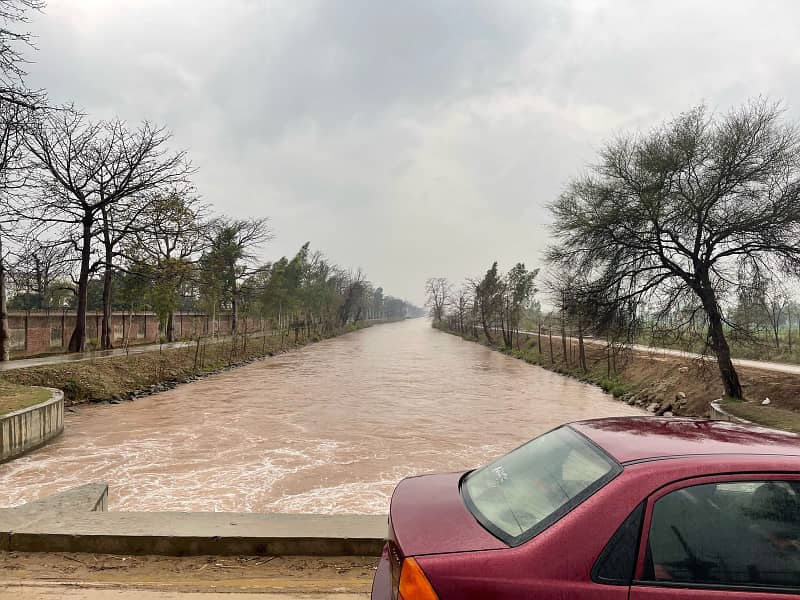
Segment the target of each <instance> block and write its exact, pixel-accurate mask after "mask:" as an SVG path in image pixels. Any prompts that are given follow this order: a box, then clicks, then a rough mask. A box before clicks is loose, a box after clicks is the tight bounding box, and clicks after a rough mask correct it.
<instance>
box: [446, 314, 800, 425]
mask: <svg viewBox="0 0 800 600" xmlns="http://www.w3.org/2000/svg"><path fill="white" fill-rule="evenodd" d="M443 331H446V332H447V333H453V334H454V335H458V334H456V333H454V332H452V331H448V330H446V329H443ZM465 339H469V340H470V341H477V342H480V343H483V344H485V345H487V346H490V347H493V348H495V349H496V350H498V351H501V352H504V353H506V354H509V355H511V356H515V357H516V358H519V359H521V360H524V361H526V362H529V363H531V364H536V365H539V366H542V367H544V368H546V369H549V370H552V371H556V372H559V373H562V374H564V375H568V376H570V377H575V378H577V379H581V380H583V381H588V382H590V383H594V384H596V385H599V386H600V387H602V388H603V389H604V390H606V391H607V392H609V393H611V394H613V395H614V397H616V398H618V399H619V400H621V401H623V402H627V403H628V404H631V405H635V406H641V407H643V408H646V409H647V410H649V411H650V412H652V413H654V414H658V415H664V414H666V415H668V416H669V415H682V416H703V417H705V416H708V414H709V405H710V403H711V402H713V401H714V400H718V399H720V398H722V396H723V388H722V384H721V382H720V378H719V371H718V370H717V365H716V363H714V362H713V361H709V360H702V359H687V358H678V357H669V356H661V355H659V356H655V355H650V354H648V353H646V352H630V351H626V352H620V353H618V354H617V355H616V356H615V357H614V356H612V357H610V356H609V354H608V352H607V351H606V348H605V347H604V346H599V345H589V344H586V345H585V352H586V369H585V370H584V369H583V368H582V367H581V366H580V364H579V355H578V344H577V342H576V341H574V340H568V342H567V351H566V354H565V353H564V351H563V346H562V341H561V338H558V337H554V338H553V340H552V351H551V345H550V339H549V337H547V336H543V337H542V340H541V351H540V350H539V348H540V341H539V340H538V336H536V335H525V334H523V335H520V337H519V343H518V344H517V343H516V342H515V347H514V348H513V349H511V350H509V349H505V348H501V347H499V345H498V344H497V343H495V344H490V343H488V341H487V340H486V338H485V337H484V336H480V338H479V339H477V340H475V339H474V338H465ZM495 342H496V341H495ZM551 352H552V353H551ZM565 356H566V360H565ZM737 371H738V372H739V376H740V379H741V381H742V386H743V388H744V393H745V400H744V401H742V402H733V401H726V402H724V406H725V407H726V409H727V410H729V411H731V412H732V413H734V414H736V415H738V416H742V417H744V418H746V419H748V420H751V421H754V422H756V423H759V424H762V425H766V426H769V427H778V428H781V429H786V430H788V431H794V432H798V433H800V376H797V375H793V374H789V373H779V372H773V371H764V370H759V369H754V368H749V367H738V368H737ZM767 398H769V404H768V405H766V406H765V405H762V404H761V403H762V402H763V401H764V400H765V399H767Z"/></svg>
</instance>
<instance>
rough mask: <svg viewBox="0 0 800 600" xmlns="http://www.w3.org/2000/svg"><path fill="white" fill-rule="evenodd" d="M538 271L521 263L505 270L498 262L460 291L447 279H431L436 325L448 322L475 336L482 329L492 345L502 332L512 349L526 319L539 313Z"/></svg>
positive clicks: (430, 301)
mask: <svg viewBox="0 0 800 600" xmlns="http://www.w3.org/2000/svg"><path fill="white" fill-rule="evenodd" d="M538 272H539V270H538V269H534V270H528V269H527V268H526V267H525V265H524V264H523V263H517V264H516V265H514V267H512V268H511V269H510V270H509V271H508V272H507V273H502V272H500V270H499V269H498V265H497V262H494V263H492V266H491V267H490V268H489V269H488V270H487V271H486V273H485V274H484V275H483V277H481V278H474V279H467V280H466V281H465V282H464V284H463V285H462V286H461V287H460V288H458V289H457V290H455V289H454V287H453V285H452V284H450V282H448V281H447V279H446V278H443V277H434V278H431V279H428V280H427V282H426V283H425V293H426V306H428V308H429V309H430V315H431V317H432V318H433V324H434V326H436V325H438V324H441V323H446V324H447V325H448V327H449V328H450V329H452V330H454V331H458V332H459V333H461V334H462V335H471V336H477V332H478V330H479V329H480V330H481V331H483V334H484V335H485V336H486V339H487V340H488V341H489V342H490V343H492V344H493V343H495V338H496V337H497V335H498V332H499V334H500V336H501V340H502V342H503V344H504V345H505V347H507V348H511V347H512V345H513V344H514V340H515V339H518V338H519V332H520V325H521V324H522V323H523V320H524V318H525V317H526V316H529V315H530V314H531V313H538V312H539V305H538V302H537V301H536V300H535V297H534V296H535V293H536V291H537V290H536V287H535V283H534V282H535V279H536V276H537V274H538Z"/></svg>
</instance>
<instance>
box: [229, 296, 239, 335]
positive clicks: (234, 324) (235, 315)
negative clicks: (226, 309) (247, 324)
mask: <svg viewBox="0 0 800 600" xmlns="http://www.w3.org/2000/svg"><path fill="white" fill-rule="evenodd" d="M237 294H238V291H237V290H236V284H234V286H233V293H231V335H232V336H233V337H234V338H235V337H236V332H237V331H238V329H239V299H238V298H237V297H236V296H237Z"/></svg>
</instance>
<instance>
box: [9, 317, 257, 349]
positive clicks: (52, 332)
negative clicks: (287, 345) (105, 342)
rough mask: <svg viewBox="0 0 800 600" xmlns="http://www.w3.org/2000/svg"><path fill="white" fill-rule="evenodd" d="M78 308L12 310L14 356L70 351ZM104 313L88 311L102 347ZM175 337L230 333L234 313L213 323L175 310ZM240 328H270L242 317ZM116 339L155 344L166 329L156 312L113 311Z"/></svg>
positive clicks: (93, 336) (89, 326)
mask: <svg viewBox="0 0 800 600" xmlns="http://www.w3.org/2000/svg"><path fill="white" fill-rule="evenodd" d="M75 318H76V315H75V312H74V311H60V310H51V311H29V312H26V311H9V313H8V327H9V333H10V335H11V356H12V358H23V357H25V356H37V355H41V354H50V353H53V354H58V353H61V352H66V350H67V345H68V344H69V338H70V336H71V335H72V330H73V329H74V328H75ZM102 320H103V315H102V313H99V312H91V313H88V314H87V315H86V337H87V339H88V341H89V344H90V346H93V347H94V348H99V346H100V343H99V340H100V331H101V328H102ZM173 323H174V330H175V336H174V337H175V339H176V340H180V339H189V338H193V337H197V336H198V335H201V336H206V335H212V334H213V333H214V330H215V329H216V333H217V335H229V334H230V332H231V315H230V313H220V314H218V315H216V317H215V318H214V322H213V323H212V318H211V315H207V314H205V313H197V312H185V313H175V317H174V321H173ZM239 323H240V331H242V332H244V331H247V332H257V331H262V330H263V329H264V328H267V322H266V321H265V320H262V319H258V318H252V317H248V318H247V320H246V322H245V319H244V318H242V317H240V318H239ZM111 331H112V343H113V345H114V347H117V348H119V347H122V346H124V345H125V344H126V343H127V344H128V345H130V346H133V345H136V344H152V343H154V342H158V341H159V337H160V336H161V335H162V334H163V333H164V332H163V330H162V329H161V328H160V327H159V323H158V316H157V315H156V314H155V313H152V312H134V313H127V312H114V313H112V315H111Z"/></svg>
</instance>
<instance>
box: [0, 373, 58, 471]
mask: <svg viewBox="0 0 800 600" xmlns="http://www.w3.org/2000/svg"><path fill="white" fill-rule="evenodd" d="M48 389H49V390H50V399H49V400H46V401H44V402H41V403H39V404H35V405H33V406H29V407H27V408H22V409H20V410H16V411H14V412H10V413H6V414H4V415H2V416H0V463H4V462H6V461H9V460H11V459H14V458H17V457H19V456H22V455H23V454H25V453H27V452H30V451H32V450H36V449H37V448H41V447H42V446H44V445H45V444H46V443H47V442H49V441H50V440H52V439H53V438H56V437H58V436H59V435H61V434H62V433H63V431H64V392H62V391H61V390H58V389H54V388H48Z"/></svg>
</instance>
